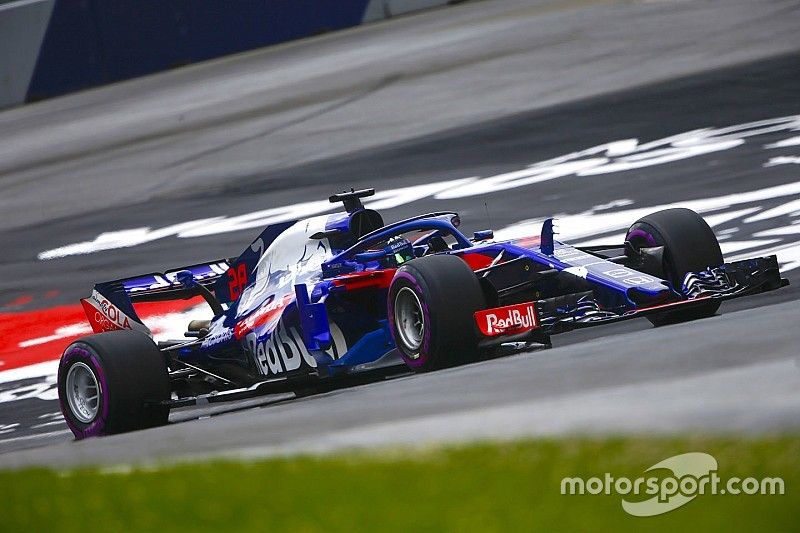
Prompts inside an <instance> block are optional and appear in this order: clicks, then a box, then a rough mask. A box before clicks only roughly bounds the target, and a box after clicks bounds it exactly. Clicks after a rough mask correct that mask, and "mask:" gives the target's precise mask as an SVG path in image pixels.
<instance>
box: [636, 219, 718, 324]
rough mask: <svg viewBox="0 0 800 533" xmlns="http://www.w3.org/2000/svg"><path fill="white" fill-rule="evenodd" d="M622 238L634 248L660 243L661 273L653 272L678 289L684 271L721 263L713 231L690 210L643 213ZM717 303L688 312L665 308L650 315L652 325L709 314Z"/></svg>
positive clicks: (693, 270)
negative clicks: (661, 311)
mask: <svg viewBox="0 0 800 533" xmlns="http://www.w3.org/2000/svg"><path fill="white" fill-rule="evenodd" d="M625 240H626V241H628V242H630V243H631V244H632V245H633V247H634V248H637V249H638V248H645V247H654V246H663V247H664V254H663V258H664V260H663V263H662V269H661V272H652V274H654V275H658V276H659V277H661V278H662V279H666V280H668V281H670V282H671V283H672V285H673V287H675V289H676V290H677V291H680V290H681V286H682V284H683V279H684V277H685V276H686V273H687V272H697V271H699V270H705V269H707V268H709V267H718V266H720V265H721V264H722V263H723V259H722V251H721V250H720V247H719V242H718V241H717V237H716V235H714V231H713V230H712V229H711V227H709V225H708V224H707V223H706V221H705V220H703V218H702V217H701V216H700V215H698V214H697V213H695V212H694V211H692V210H690V209H683V208H675V209H665V210H663V211H658V212H656V213H652V214H650V215H647V216H644V217H642V218H640V219H639V220H638V221H636V222H635V223H634V224H633V225H632V226H631V227H630V229H629V230H628V234H627V236H626V237H625ZM719 304H720V302H718V301H713V302H709V303H708V304H705V305H703V306H702V307H699V308H695V309H692V310H690V311H668V312H664V313H659V314H656V315H651V316H649V317H648V320H650V322H652V323H653V325H655V326H661V325H664V324H672V323H675V322H683V321H685V320H694V319H696V318H703V317H707V316H711V315H713V314H714V313H716V312H717V309H719Z"/></svg>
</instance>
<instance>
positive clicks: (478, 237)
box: [472, 229, 494, 241]
mask: <svg viewBox="0 0 800 533" xmlns="http://www.w3.org/2000/svg"><path fill="white" fill-rule="evenodd" d="M489 239H494V231H492V230H490V229H484V230H481V231H476V232H475V233H474V234H473V236H472V240H473V241H486V240H489Z"/></svg>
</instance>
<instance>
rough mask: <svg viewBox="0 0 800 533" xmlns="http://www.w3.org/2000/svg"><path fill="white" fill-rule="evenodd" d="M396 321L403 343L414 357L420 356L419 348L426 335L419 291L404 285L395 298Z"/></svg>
mask: <svg viewBox="0 0 800 533" xmlns="http://www.w3.org/2000/svg"><path fill="white" fill-rule="evenodd" d="M394 323H395V326H396V327H397V332H398V334H399V336H400V341H401V342H402V343H403V345H404V346H405V347H406V348H407V349H408V350H409V351H411V352H412V355H409V357H411V358H412V359H417V358H418V357H419V348H420V347H421V346H422V339H423V338H424V336H425V321H424V320H423V314H422V304H421V303H420V301H419V297H418V296H417V293H415V292H414V291H413V290H411V289H409V288H408V287H403V288H402V289H400V291H399V292H398V293H397V296H395V299H394Z"/></svg>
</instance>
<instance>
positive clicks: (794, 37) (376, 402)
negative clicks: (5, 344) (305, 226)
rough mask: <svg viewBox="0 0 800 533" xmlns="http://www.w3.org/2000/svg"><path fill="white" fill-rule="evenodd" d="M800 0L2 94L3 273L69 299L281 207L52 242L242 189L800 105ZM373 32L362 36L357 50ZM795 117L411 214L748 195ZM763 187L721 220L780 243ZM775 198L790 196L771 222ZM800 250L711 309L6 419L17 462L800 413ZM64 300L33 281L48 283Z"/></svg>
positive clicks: (472, 162)
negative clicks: (108, 409)
mask: <svg viewBox="0 0 800 533" xmlns="http://www.w3.org/2000/svg"><path fill="white" fill-rule="evenodd" d="M723 4H724V8H722V7H721V6H722V5H723ZM799 8H800V6H799V5H798V3H797V2H771V1H770V2H760V3H758V4H757V7H756V4H754V3H752V2H724V3H723V2H652V3H635V2H633V3H630V2H624V3H616V2H553V3H544V2H476V3H471V4H465V5H461V6H457V7H454V8H451V9H446V10H440V11H435V12H432V13H427V14H423V15H418V16H414V17H409V18H406V19H400V20H397V21H393V22H389V23H385V24H378V25H375V26H372V27H367V28H363V29H359V30H355V31H352V32H344V33H343V34H339V35H334V36H326V37H322V38H320V39H315V40H309V41H306V42H303V43H300V44H298V45H292V46H287V47H281V48H280V49H277V50H272V51H266V52H257V53H254V54H245V55H243V56H240V57H236V58H233V59H229V60H224V61H220V62H214V63H211V64H208V65H201V66H198V67H192V68H188V69H183V70H181V71H178V72H173V73H168V74H165V75H159V76H154V77H150V78H146V79H143V80H138V81H134V82H131V83H126V84H120V85H117V86H114V87H110V88H108V89H103V90H99V91H89V92H86V93H83V94H80V95H76V96H73V97H68V98H64V99H58V100H54V101H51V102H45V103H42V104H38V105H36V106H30V107H26V108H20V109H17V110H12V111H8V112H5V113H2V114H0V124H2V129H1V130H0V131H2V133H0V139H2V141H3V142H0V151H3V150H6V152H5V153H4V154H3V158H2V163H0V190H2V192H3V194H2V197H1V198H0V205H2V209H3V213H4V215H6V216H4V217H3V220H2V222H1V223H0V224H1V225H0V242H2V243H3V248H4V255H3V258H2V261H0V279H1V280H2V281H0V291H2V298H3V299H4V300H5V299H7V300H12V299H14V298H16V297H17V296H19V295H28V294H33V295H39V294H43V293H45V292H47V291H52V290H59V291H60V293H59V294H58V295H57V296H56V297H55V300H54V301H55V302H57V303H63V302H66V301H70V300H73V299H74V298H77V297H79V296H83V295H85V294H86V293H87V292H88V290H89V288H90V286H91V283H92V282H94V281H99V280H104V279H113V278H117V277H122V276H126V275H132V274H136V273H141V272H146V271H153V270H158V269H161V268H165V267H171V266H177V265H181V264H190V263H192V262H196V261H202V260H206V259H212V258H217V257H225V256H230V255H235V254H237V253H238V252H239V250H241V249H242V248H243V247H244V246H246V245H247V244H248V243H249V241H250V240H251V239H252V237H253V233H254V232H255V231H257V230H253V229H251V230H249V231H245V230H243V231H232V232H227V233H222V234H219V235H212V236H207V237H202V238H176V237H175V236H174V235H173V236H168V237H166V238H162V239H157V240H153V241H151V242H148V243H145V244H142V245H139V246H132V247H129V248H120V249H111V250H106V251H102V252H97V253H93V254H88V255H76V256H69V257H63V258H58V259H52V260H50V261H40V260H39V259H37V254H39V253H40V252H42V251H44V250H50V249H53V248H57V247H60V246H64V245H67V244H70V243H75V242H81V241H90V240H92V239H94V238H95V237H96V236H97V235H98V234H99V233H102V232H107V231H119V230H122V229H126V228H136V227H141V226H150V227H152V228H160V227H164V226H168V225H171V224H177V223H181V222H184V221H188V220H194V219H199V218H206V217H216V216H226V217H230V216H235V215H241V214H245V213H250V212H253V211H257V210H260V209H265V208H269V207H276V206H284V205H289V204H294V203H297V202H304V201H309V200H316V199H321V198H325V197H327V195H328V194H330V192H332V190H336V189H340V188H342V187H344V186H355V187H360V186H374V187H376V188H377V189H378V190H379V191H380V190H382V189H389V188H391V189H397V188H400V187H412V186H421V185H425V184H431V183H436V182H441V181H446V180H455V179H465V178H468V177H473V176H477V177H486V176H496V175H498V174H501V173H505V172H513V171H516V170H519V169H521V168H524V167H526V166H528V165H530V164H533V163H536V162H538V161H543V160H547V159H550V158H554V157H558V156H561V155H563V154H568V153H571V152H574V151H577V150H582V149H586V148H588V147H592V146H596V145H599V144H601V143H607V142H611V141H616V140H620V139H628V138H637V139H639V140H640V141H641V142H643V143H644V142H647V141H652V140H655V139H662V138H664V137H668V136H671V135H676V134H680V133H684V132H689V131H692V130H696V129H699V128H705V127H724V126H731V125H736V124H743V123H747V122H752V121H758V120H764V119H770V118H775V117H785V116H790V115H797V114H800V101H798V99H797V97H796V95H797V94H800V56H798V55H797V53H796V50H798V49H800V32H798V31H797V30H798V29H800V28H799V27H800V9H799ZM523 27H524V28H526V29H525V30H524V31H523V30H522V28H523ZM404 41H408V42H413V43H414V45H413V46H410V48H411V49H412V50H411V51H410V52H409V53H408V54H397V55H391V53H392V51H393V50H395V49H394V48H392V47H391V46H389V44H386V43H395V44H396V43H401V42H404ZM354 48H355V49H359V50H361V52H362V55H360V56H349V55H347V54H349V53H351V52H350V51H352V50H353V49H354ZM338 54H343V55H342V56H340V55H338ZM344 56H347V58H348V59H350V60H353V59H354V58H361V59H360V60H359V62H358V68H352V69H350V68H346V67H343V66H341V64H340V66H339V68H335V67H336V64H335V62H333V61H332V60H331V61H329V60H328V59H326V58H330V57H334V58H336V59H337V60H339V61H343V57H344ZM348 64H349V63H343V65H348ZM270 74H271V76H270ZM293 76H294V78H293ZM354 80H355V81H354ZM375 80H378V83H377V84H374V83H373V82H374V81H375ZM381 80H382V81H381ZM345 81H348V83H349V82H352V83H349V84H348V83H345ZM356 81H357V83H356ZM267 82H269V83H272V84H275V86H274V87H268V88H266V89H265V88H263V87H261V85H263V84H265V83H267ZM279 82H283V83H284V85H280V83H279ZM253 87H258V89H257V90H256V89H254V88H253ZM312 87H313V88H314V89H313V90H312V89H311V88H312ZM364 87H371V89H370V90H369V91H365V90H364ZM267 89H269V90H267ZM193 91H199V92H196V93H195V92H193ZM236 91H239V92H238V93H237V92H236ZM201 93H202V94H201ZM203 98H206V99H207V100H203ZM209 99H213V100H215V102H216V103H215V104H214V105H210V104H208V103H207V101H208V100H209ZM204 102H205V103H204ZM283 104H285V105H283ZM181 106H185V107H186V109H183V110H182V108H181ZM134 110H136V111H134ZM179 116H182V117H183V118H182V119H180V120H178V117H179ZM791 135H792V131H787V130H781V131H776V132H772V133H763V134H761V135H759V136H757V138H755V137H754V138H752V139H750V138H748V139H747V141H746V142H744V143H743V144H741V145H738V146H736V147H733V148H731V149H729V150H723V151H718V152H714V153H710V154H706V155H699V156H696V157H691V158H686V159H681V160H676V161H672V162H669V163H667V164H660V165H653V166H647V167H643V168H639V169H636V170H626V171H620V172H607V173H604V174H602V175H597V176H565V177H561V178H558V179H552V180H549V181H542V182H540V183H535V184H532V185H528V186H523V187H517V188H513V189H508V190H505V191H498V192H494V193H491V192H490V193H487V194H480V195H474V196H466V197H461V198H452V199H449V200H443V199H433V198H432V197H431V196H430V195H424V196H423V198H421V199H419V200H417V201H416V202H414V203H405V204H402V205H399V206H398V207H396V208H391V209H386V210H385V211H384V216H385V218H386V219H389V220H394V219H399V218H402V217H404V216H409V215H412V214H417V213H420V212H425V211H434V210H441V209H445V208H452V209H454V210H457V211H459V212H460V213H461V216H462V219H463V220H464V226H465V229H466V230H473V229H481V228H483V227H486V226H491V227H495V228H506V227H510V226H514V225H516V224H518V223H519V222H520V221H523V220H526V219H536V218H539V217H544V216H549V215H552V214H556V213H561V214H564V215H565V216H574V215H576V214H580V213H585V212H587V211H588V212H592V213H599V214H603V213H607V212H608V211H609V210H611V211H613V210H614V209H619V208H620V207H621V208H622V209H630V208H634V207H648V206H659V205H664V204H669V203H673V202H692V201H698V200H703V199H708V198H719V197H723V196H726V195H734V196H735V195H747V194H748V193H751V192H752V191H756V190H765V189H770V188H774V187H779V186H785V185H791V184H793V183H796V182H797V180H798V171H800V166H798V165H797V164H795V163H786V164H783V163H781V164H774V165H773V164H770V163H769V162H770V161H772V160H773V158H775V157H784V158H788V159H787V161H789V160H791V158H792V157H794V156H796V155H798V153H799V152H800V148H797V147H796V146H795V147H794V148H793V147H792V145H791V144H785V146H782V147H780V148H770V149H767V148H766V146H769V145H773V144H776V143H780V142H781V141H785V140H786V139H787V138H788V137H791ZM794 135H797V133H796V132H795V133H794ZM742 198H744V200H742V201H741V203H739V204H736V205H734V206H733V207H731V208H730V209H728V211H727V212H725V213H727V215H726V217H727V218H726V220H724V221H722V222H720V223H719V224H718V225H716V226H715V230H716V231H717V232H718V233H722V234H724V235H734V238H735V239H738V241H737V242H750V243H752V242H754V241H758V242H765V241H763V239H762V240H759V238H758V237H753V235H754V234H756V233H759V232H764V231H770V230H771V229H774V228H775V226H782V227H790V226H792V225H793V222H794V221H795V220H796V215H795V214H794V213H795V212H797V211H798V210H800V208H795V209H794V210H792V209H786V208H783V207H782V206H785V205H787V204H791V202H793V201H796V199H797V198H798V194H797V193H789V194H788V195H784V196H775V195H772V196H769V195H768V197H764V198H760V199H755V200H748V199H747V197H746V196H742ZM615 202H616V204H615ZM781 202H783V203H781ZM609 205H612V206H613V205H616V206H617V207H607V206H609ZM626 206H627V207H626ZM775 208H781V209H782V211H781V213H782V214H781V215H780V216H777V217H772V218H768V219H764V220H762V221H760V222H753V223H748V224H744V223H743V218H744V217H746V216H748V215H751V214H752V213H753V212H756V211H757V210H759V209H760V210H761V211H758V212H764V211H768V210H770V209H775ZM784 211H785V212H784ZM728 215H729V216H728ZM629 222H633V220H630V221H629ZM745 228H746V229H745ZM745 231H746V232H747V235H746V236H744V237H735V235H741V234H742V233H744V232H745ZM737 232H738V233H737ZM786 235H788V237H786ZM792 235H793V234H792V233H785V235H784V237H781V238H796V237H791V236H792ZM724 243H725V241H724V240H723V245H724ZM784 244H786V241H780V242H778V243H774V242H770V243H769V244H763V245H754V246H753V249H754V251H755V252H758V251H759V250H768V249H769V248H770V247H773V246H778V245H784ZM759 246H760V248H759ZM731 253H732V254H733V255H735V253H734V252H731ZM751 255H757V253H754V254H751ZM729 256H730V255H729ZM799 271H800V270H798V269H794V270H791V271H790V272H789V273H788V275H787V277H789V279H790V280H791V281H792V282H793V284H794V285H793V286H792V287H789V288H787V289H784V290H782V291H778V292H775V293H770V294H765V295H760V296H756V297H751V298H746V299H741V300H736V301H733V302H729V303H726V304H724V305H723V307H722V309H721V314H720V315H719V316H717V317H713V318H710V319H706V320H701V321H698V322H695V323H692V324H684V325H680V326H670V327H666V328H659V329H653V328H651V327H650V325H649V323H648V322H646V321H644V320H635V321H630V322H627V323H624V324H617V325H613V326H607V327H603V328H598V329H594V330H585V331H581V332H573V333H569V334H565V335H562V336H560V337H556V338H555V339H554V343H555V347H554V348H553V349H550V350H534V351H531V352H529V353H524V354H518V355H514V356H511V357H506V358H501V359H495V360H491V361H484V362H481V363H477V364H474V365H470V366H467V367H462V368H456V369H451V370H447V371H441V372H437V373H434V374H430V375H424V376H406V377H401V378H396V379H393V380H391V381H389V382H380V383H373V384H369V385H362V386H358V387H352V388H346V389H340V390H336V391H333V392H328V393H325V394H320V395H315V396H310V397H306V398H301V399H289V398H288V397H286V396H283V397H271V398H262V399H258V400H250V401H247V402H240V403H236V404H231V405H226V406H222V407H220V406H215V407H213V408H201V409H191V410H182V411H180V412H175V413H173V416H172V420H173V422H174V423H173V424H170V426H168V427H164V428H157V429H154V430H148V431H145V432H138V433H134V434H130V435H122V436H115V437H110V438H104V439H94V440H90V441H86V442H80V443H76V442H72V440H71V438H70V435H68V434H66V433H65V431H64V430H65V426H64V425H63V423H60V422H59V420H58V418H57V416H55V415H54V412H55V411H57V405H56V403H55V402H52V401H49V402H48V401H43V400H35V399H33V400H23V401H17V402H9V403H0V424H7V425H10V424H18V427H17V430H16V431H15V432H14V433H13V434H8V435H3V434H0V453H2V455H0V466H4V467H14V466H20V465H26V464H45V465H51V466H56V467H63V466H69V465H75V464H96V463H99V464H117V463H124V462H131V461H135V462H153V461H160V460H174V459H176V458H181V457H191V456H207V455H220V454H230V455H234V456H242V455H243V456H253V455H264V454H272V453H289V452H292V451H294V450H299V451H310V452H315V451H328V450H333V449H339V448H341V447H349V446H356V447H358V446H366V447H369V446H373V445H375V444H387V445H391V444H397V443H410V444H419V443H426V442H431V441H453V440H456V441H457V440H460V439H465V438H507V437H514V436H521V435H552V434H561V433H565V432H569V433H574V432H577V433H584V432H590V433H595V432H611V433H616V432H620V431H622V432H634V433H648V432H674V431H690V432H697V433H703V432H707V431H714V432H734V433H737V434H738V433H742V432H744V433H753V432H779V431H787V430H796V429H797V428H798V427H800V386H799V385H800V371H798V362H797V360H798V355H800V354H798V352H797V348H796V346H798V340H800V333H798V331H797V328H796V324H797V317H798V316H800V304H798V302H797V297H798V289H797V285H798V283H800V276H798V275H797V272H799ZM2 303H3V302H0V305H2ZM51 303H52V302H51ZM41 305H43V304H42V300H41V299H40V298H33V299H32V301H31V303H29V304H25V307H26V308H35V307H36V306H41ZM48 305H49V304H48ZM25 383H26V382H21V383H17V384H15V386H19V385H24V384H25ZM7 386H8V385H7V384H0V387H7ZM0 392H1V391H0ZM198 418H199V420H198ZM34 426H36V427H34Z"/></svg>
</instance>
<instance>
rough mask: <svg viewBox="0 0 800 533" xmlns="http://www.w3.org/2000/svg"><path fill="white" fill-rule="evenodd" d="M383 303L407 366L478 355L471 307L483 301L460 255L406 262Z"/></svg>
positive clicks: (431, 366)
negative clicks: (385, 304) (386, 306)
mask: <svg viewBox="0 0 800 533" xmlns="http://www.w3.org/2000/svg"><path fill="white" fill-rule="evenodd" d="M387 305H388V318H389V326H390V329H391V331H392V336H393V337H394V340H395V344H396V345H397V349H398V350H399V352H400V354H401V356H402V357H403V360H404V361H405V363H406V365H408V367H409V368H411V369H412V370H414V371H416V372H425V371H428V370H435V369H437V368H443V367H447V366H453V365H456V364H459V363H464V362H467V361H470V360H472V359H473V358H474V357H475V356H476V355H477V352H478V331H477V327H476V326H475V319H474V313H475V311H478V310H480V309H483V308H484V307H485V306H486V301H485V298H484V295H483V291H482V290H481V286H480V282H479V281H478V278H477V277H476V276H475V273H474V272H473V271H472V269H471V268H470V267H469V265H467V264H466V263H465V262H464V261H463V260H462V259H461V258H459V257H457V256H454V255H446V254H443V255H430V256H426V257H421V258H419V259H414V260H413V261H411V262H409V263H406V264H405V265H403V266H402V267H400V268H399V269H398V270H397V273H396V274H395V276H394V279H393V280H392V284H391V286H390V287H389V295H388V299H387Z"/></svg>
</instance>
